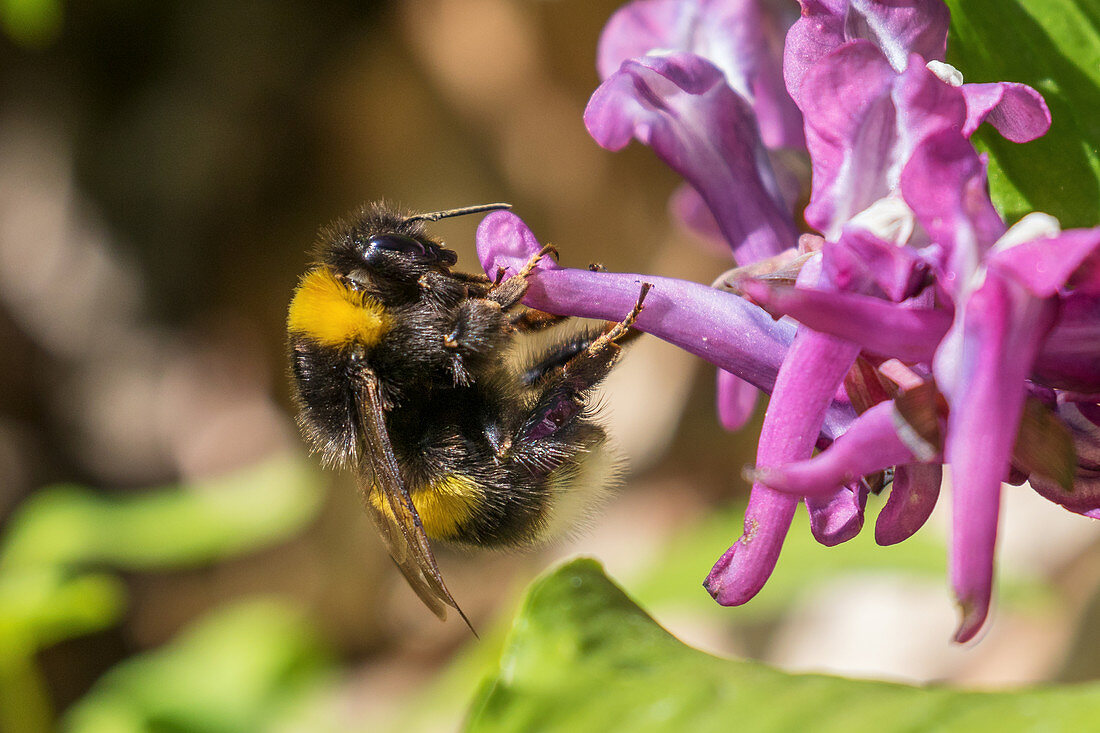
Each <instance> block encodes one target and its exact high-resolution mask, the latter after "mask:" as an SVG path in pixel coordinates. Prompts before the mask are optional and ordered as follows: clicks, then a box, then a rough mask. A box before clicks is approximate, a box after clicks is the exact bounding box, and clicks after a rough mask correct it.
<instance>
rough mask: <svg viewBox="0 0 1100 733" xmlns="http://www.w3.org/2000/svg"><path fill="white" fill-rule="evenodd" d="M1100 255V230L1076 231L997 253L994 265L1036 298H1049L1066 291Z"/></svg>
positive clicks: (1000, 250) (992, 260) (993, 254)
mask: <svg viewBox="0 0 1100 733" xmlns="http://www.w3.org/2000/svg"><path fill="white" fill-rule="evenodd" d="M1097 252H1100V227H1097V228H1096V229H1073V230H1070V231H1068V232H1062V233H1061V234H1059V235H1057V236H1055V237H1045V238H1042V239H1033V240H1031V241H1030V242H1023V243H1022V244H1017V245H1014V246H1011V247H1008V248H1005V249H995V250H994V251H993V252H992V253H991V256H990V258H989V259H990V262H991V263H996V266H997V267H999V268H1002V269H1003V270H1006V271H1008V272H1011V273H1012V275H1013V276H1014V277H1015V278H1016V279H1017V280H1019V281H1020V282H1021V283H1023V284H1024V286H1025V287H1027V289H1028V290H1030V291H1031V292H1032V293H1033V294H1034V295H1036V296H1037V297H1040V298H1047V297H1050V296H1052V295H1054V294H1055V293H1057V292H1058V291H1059V290H1061V289H1062V288H1063V287H1065V285H1066V283H1067V282H1068V281H1069V280H1070V279H1071V278H1072V276H1073V274H1074V273H1075V272H1076V271H1077V269H1078V268H1080V267H1081V265H1082V264H1083V263H1084V262H1085V261H1087V260H1088V259H1089V258H1090V257H1092V256H1093V255H1095V254H1096V253H1097Z"/></svg>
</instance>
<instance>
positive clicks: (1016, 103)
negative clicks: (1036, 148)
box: [960, 81, 1051, 143]
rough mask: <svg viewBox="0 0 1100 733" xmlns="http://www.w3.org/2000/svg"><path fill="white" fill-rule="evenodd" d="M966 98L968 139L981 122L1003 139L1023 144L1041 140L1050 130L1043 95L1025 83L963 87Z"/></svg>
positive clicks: (966, 131) (964, 129)
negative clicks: (993, 129)
mask: <svg viewBox="0 0 1100 733" xmlns="http://www.w3.org/2000/svg"><path fill="white" fill-rule="evenodd" d="M960 88H961V89H962V93H963V96H964V97H965V98H966V126H965V127H964V128H963V134H964V135H966V136H967V137H970V136H971V135H973V134H974V131H975V130H977V129H978V126H979V125H980V124H982V122H988V123H989V124H991V125H993V127H995V128H997V131H998V132H1000V133H1001V134H1002V135H1004V136H1005V138H1006V139H1008V140H1011V141H1012V142H1014V143H1026V142H1030V141H1031V140H1034V139H1035V138H1037V137H1042V136H1043V135H1045V134H1046V133H1047V130H1049V129H1050V121H1051V118H1050V110H1049V109H1047V103H1046V100H1044V99H1043V95H1041V94H1039V92H1037V91H1035V90H1034V89H1032V88H1031V87H1029V86H1028V85H1027V84H1017V83H1016V82H1009V81H1001V82H993V83H989V84H963V85H962V87H960Z"/></svg>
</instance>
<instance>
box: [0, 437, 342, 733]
mask: <svg viewBox="0 0 1100 733" xmlns="http://www.w3.org/2000/svg"><path fill="white" fill-rule="evenodd" d="M321 497H322V491H321V486H320V481H319V479H318V476H317V474H316V472H315V471H314V470H313V469H312V468H309V467H308V465H307V464H306V463H305V461H304V460H301V459H288V458H280V459H276V460H272V461H269V462H266V463H263V464H260V465H258V466H256V467H253V468H250V469H248V470H244V471H241V472H238V473H236V474H233V475H230V476H226V477H223V478H219V479H216V480H212V481H208V482H202V483H197V484H194V485H188V486H174V487H168V488H161V489H153V490H149V491H147V492H142V493H139V494H134V495H130V496H125V497H107V496H103V495H102V494H97V493H95V492H93V491H91V490H89V489H85V488H81V487H74V486H63V487H54V488H47V489H44V490H42V491H40V492H38V493H36V494H34V495H33V496H32V497H31V498H30V499H28V500H27V501H26V502H25V503H24V504H23V506H22V507H20V508H19V510H18V511H17V512H16V513H15V515H14V516H13V517H12V519H11V522H10V525H9V527H8V530H7V533H6V535H5V537H4V539H3V542H2V544H0V731H2V732H3V733H16V732H19V733H22V732H23V731H45V730H49V729H50V726H51V720H52V716H53V713H52V711H51V706H50V703H49V700H48V695H47V693H46V692H45V690H44V689H43V687H42V681H41V679H40V675H39V673H38V671H37V668H36V666H35V655H36V654H37V653H38V652H39V651H40V650H42V649H44V648H46V647H48V646H51V645H53V644H57V643H59V642H61V641H64V640H66V639H71V638H74V637H76V636H81V635H84V634H88V633H92V632H94V631H98V630H100V629H104V628H107V627H109V626H111V625H112V624H115V623H117V622H118V620H119V619H120V618H121V616H122V614H123V612H124V610H125V607H126V591H125V587H124V585H123V583H122V582H121V581H120V580H119V579H118V578H116V577H115V576H113V575H111V574H109V573H108V572H106V571H107V569H120V570H136V569H142V570H155V569H167V568H177V567H185V566H193V565H198V564H204V563H209V562H214V561H216V560H219V559H223V558H226V557H229V556H232V555H236V554H240V553H243V552H248V551H250V550H254V549H256V548H259V547H262V546H264V545H267V544H271V543H273V542H277V541H279V540H281V539H284V538H286V537H288V536H290V535H292V534H294V533H295V532H296V531H298V530H299V529H301V527H302V526H303V525H304V524H305V523H306V522H308V521H309V520H310V519H312V518H313V516H315V514H316V512H317V509H318V508H319V506H320V499H321ZM272 613H273V612H272ZM230 618H237V617H236V616H231V617H230ZM225 623H238V624H239V621H232V622H228V621H227V622H225ZM279 624H281V626H279ZM290 626H292V623H291V622H290V621H287V620H285V619H283V620H278V621H270V622H269V623H267V625H266V626H265V625H264V624H260V623H257V625H256V627H255V633H256V634H262V633H263V631H264V629H268V630H271V629H279V628H290ZM215 628H221V627H220V626H217V625H216V626H215ZM196 633H198V632H196ZM210 633H214V632H210ZM298 633H299V632H297V631H295V634H298ZM196 638H198V639H200V640H201V639H203V638H205V637H204V636H202V635H201V634H199V635H198V636H197V637H196ZM188 643H189V644H190V643H191V642H188ZM195 643H199V642H195ZM202 643H206V642H202ZM265 643H266V644H268V645H273V646H272V648H271V649H269V650H267V651H266V652H265V650H264V644H265ZM257 644H258V645H257V646H256V649H255V654H256V656H255V659H254V661H255V663H256V664H259V665H260V666H261V667H264V668H265V669H266V668H268V667H271V666H272V664H273V663H268V662H264V661H263V659H264V654H268V655H269V656H270V655H272V654H274V655H275V656H278V654H284V655H286V656H294V655H295V654H297V653H298V652H295V651H294V650H295V649H297V650H302V649H304V642H297V641H294V635H291V636H287V635H286V634H281V632H280V634H275V635H273V636H272V637H271V638H270V639H268V640H267V641H266V642H258V643H257ZM288 645H289V646H288ZM188 648H189V647H188ZM199 648H200V649H201V648H203V647H202V646H201V644H200V647H199ZM280 648H284V651H283V652H279V651H278V650H279V649H280ZM292 652H293V653H292ZM188 654H191V655H192V656H188ZM201 657H202V652H201V651H192V652H179V655H178V656H176V657H169V659H183V660H185V661H186V660H194V659H201ZM247 657H248V655H245V658H247ZM162 664H165V665H167V666H168V667H172V666H173V665H175V664H176V663H175V662H172V661H169V662H163V663H162ZM184 666H185V667H187V669H184V668H181V669H180V670H178V671H177V672H176V674H181V675H184V676H187V675H189V674H196V673H198V674H202V672H201V671H198V672H196V670H201V669H203V665H202V664H199V665H197V666H195V665H190V662H188V663H187V664H185V665H184ZM191 667H194V669H192V668H191ZM120 674H122V675H123V679H125V674H126V673H122V672H120ZM257 674H258V672H257ZM269 678H270V679H274V678H271V677H270V676H269V677H268V678H265V679H269ZM241 681H242V682H247V681H248V679H247V678H244V677H242V678H241ZM166 689H168V690H170V689H171V688H170V687H169V688H166ZM111 694H114V695H117V694H120V693H111ZM226 694H233V695H236V694H238V693H237V692H233V691H232V686H230V687H229V689H228V690H227V691H226ZM190 704H191V705H192V706H193V707H196V708H202V707H203V706H202V705H201V704H198V703H196V701H195V699H194V698H192V700H191V703H190ZM242 714H243V713H242ZM185 729H187V728H185ZM231 729H232V730H242V731H243V730H250V729H251V728H249V727H241V728H231ZM196 730H200V729H199V728H196ZM201 730H206V729H205V728H202V729H201ZM211 730H215V729H211ZM217 730H221V729H220V728H218V729H217Z"/></svg>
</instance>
